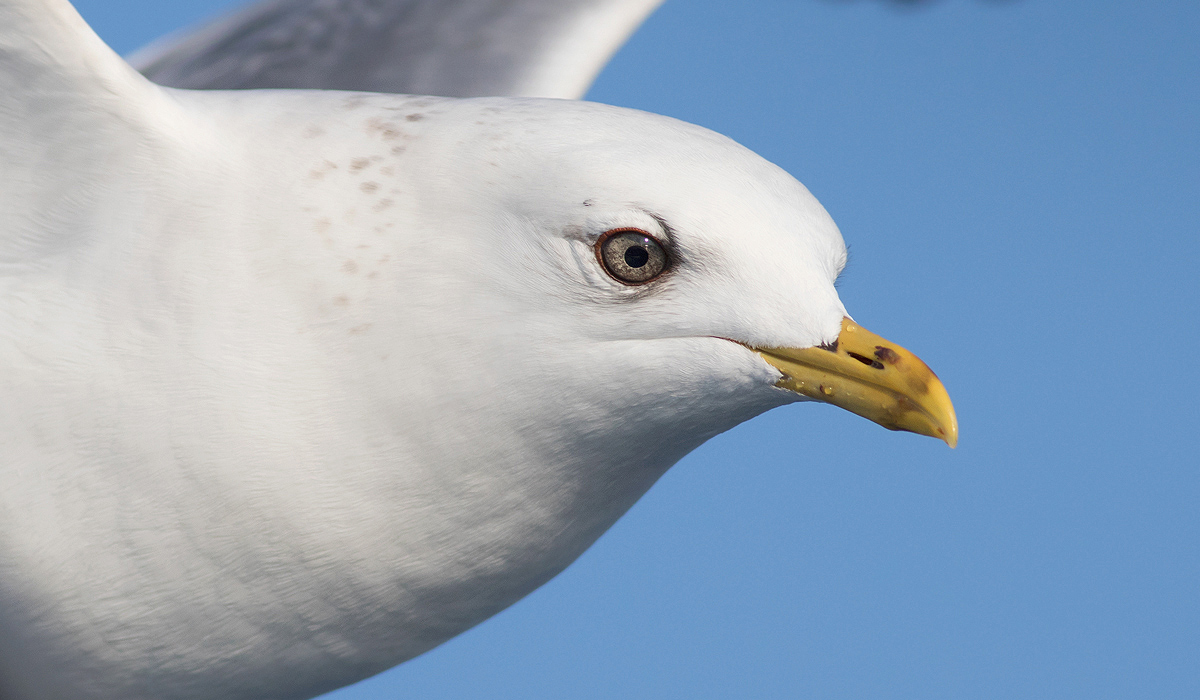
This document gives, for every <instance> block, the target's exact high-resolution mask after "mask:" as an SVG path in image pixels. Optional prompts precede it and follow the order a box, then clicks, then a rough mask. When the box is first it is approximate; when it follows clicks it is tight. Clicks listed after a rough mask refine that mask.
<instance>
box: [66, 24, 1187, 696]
mask: <svg viewBox="0 0 1200 700" xmlns="http://www.w3.org/2000/svg"><path fill="white" fill-rule="evenodd" d="M236 4H238V3H237V2H233V1H230V0H178V1H175V2H162V0H86V1H83V0H81V1H80V2H78V3H77V6H78V7H79V9H80V11H81V12H82V13H83V14H84V16H85V17H87V18H88V19H89V21H91V22H92V23H93V26H95V27H96V29H97V30H98V31H99V32H100V34H101V35H102V36H103V37H104V38H105V39H107V40H108V41H109V42H110V43H111V44H112V45H113V46H114V47H115V48H116V49H118V50H119V51H121V52H129V51H131V50H133V49H135V48H137V47H138V46H140V45H141V44H143V43H145V42H147V41H149V40H150V39H152V38H154V37H156V36H159V35H161V34H163V33H165V32H167V31H170V30H172V29H176V28H179V27H181V26H183V25H185V24H187V23H189V22H192V21H195V20H197V19H200V18H203V17H206V16H209V15H211V14H213V13H216V12H219V11H220V10H222V9H223V8H228V7H232V6H234V5H236ZM589 99H593V100H596V101H600V102H607V103H611V104H617V105H623V106H629V107H636V108H639V109H645V110H649V111H653V112H659V113H662V114H668V115H671V116H674V117H678V118H681V119H685V120H688V121H692V122H696V123H698V124H702V125H704V126H707V127H710V128H713V129H715V130H717V131H720V132H722V133H725V134H727V135H729V136H731V137H733V138H735V139H737V140H738V141H740V142H742V143H744V144H745V145H747V146H749V147H751V148H753V149H754V150H756V151H758V152H759V153H761V154H762V155H764V156H765V157H767V158H768V159H770V160H772V161H774V162H776V163H778V164H779V165H781V166H783V167H784V168H786V169H787V170H788V171H790V172H791V173H792V174H794V175H795V176H796V177H798V178H799V179H800V180H801V181H802V182H804V183H805V184H806V185H807V186H808V187H809V189H810V190H812V191H813V193H814V194H816V195H817V197H818V198H820V199H821V201H822V202H823V203H824V204H825V206H826V208H827V209H828V210H829V211H830V213H831V214H832V215H833V216H834V218H835V219H836V220H837V221H838V223H839V225H840V226H841V229H842V232H843V234H844V236H845V237H846V239H847V241H848V242H849V244H850V247H851V253H852V259H851V264H850V267H849V269H848V272H847V273H846V275H845V277H844V279H843V283H842V285H841V293H842V298H843V299H844V300H845V302H846V305H847V308H848V309H849V310H850V311H851V313H853V314H854V315H855V316H856V318H857V319H858V320H859V321H860V322H862V323H863V324H864V325H866V326H867V327H868V328H871V329H872V330H874V331H876V332H878V333H880V334H882V335H884V336H885V337H888V338H891V339H893V340H895V341H897V342H899V343H901V344H903V345H905V346H907V347H909V348H910V349H912V350H913V351H915V352H917V353H918V354H919V355H921V357H922V358H924V359H925V360H926V361H927V362H928V363H929V364H930V365H931V366H932V367H933V368H934V369H935V370H937V372H938V374H939V375H940V376H941V377H942V379H943V380H944V381H945V384H946V386H947V387H948V389H949V390H950V393H951V396H952V397H953V398H954V400H955V404H956V406H957V408H958V415H959V420H960V424H961V428H962V434H961V442H960V445H959V448H958V449H957V450H954V451H951V450H949V449H947V448H946V447H945V446H944V445H941V444H939V443H936V442H934V441H933V440H929V439H925V438H918V437H916V436H912V435H906V434H897V433H890V432H887V431H885V430H882V429H880V428H879V427H878V426H875V425H872V424H870V423H867V422H866V421H863V420H861V419H858V418H856V417H854V416H852V415H850V414H848V413H845V412H841V411H837V410H836V409H832V408H830V407H826V406H815V405H796V406H790V407H786V408H783V409H778V410H776V411H774V412H772V413H769V414H767V415H764V416H761V417H759V418H757V419H755V420H753V421H751V422H749V423H746V424H744V425H742V426H740V427H739V428H737V429H735V430H733V431H730V432H729V433H727V434H724V435H722V436H719V437H718V438H716V439H714V440H712V441H710V442H709V443H708V444H706V445H705V446H703V447H702V448H700V449H699V450H697V451H696V452H695V453H693V454H692V455H690V456H688V457H687V458H685V459H684V460H683V461H681V462H680V463H679V464H678V465H677V466H676V467H674V468H673V469H672V470H671V471H670V472H669V473H668V474H667V476H666V477H665V478H663V479H662V481H661V482H660V483H659V484H658V485H657V486H655V488H654V489H653V490H652V491H651V492H650V493H649V494H648V495H647V496H646V497H645V498H644V499H643V500H642V501H641V502H640V503H639V504H638V505H637V506H635V507H634V509H633V510H632V511H631V512H630V513H629V514H628V515H627V516H626V517H625V518H624V519H623V520H621V521H620V522H619V523H618V524H617V525H616V526H615V527H614V528H613V529H612V530H611V531H610V532H609V533H608V534H607V535H605V536H604V537H603V538H602V539H601V540H600V541H599V542H598V543H597V544H596V545H595V546H594V547H593V548H592V549H591V550H590V551H589V552H588V553H587V554H585V555H584V556H583V557H582V558H581V559H580V560H579V561H578V562H577V563H575V564H574V565H573V566H572V567H570V568H569V569H568V570H567V571H566V572H564V573H563V574H562V575H560V576H559V577H558V578H556V579H555V580H554V581H552V582H551V583H549V584H548V585H546V586H545V587H543V588H542V589H540V590H538V591H537V592H535V593H534V594H533V595H531V596H529V597H528V598H527V599H525V600H524V601H522V602H520V603H518V604H517V605H515V606H514V607H512V608H511V609H509V610H507V611H506V612H504V613H502V614H500V615H498V616H497V617H495V618H493V619H492V620H490V621H489V622H487V623H485V624H483V625H481V626H479V627H478V628H476V629H474V630H472V631H470V632H468V633H466V634H464V635H462V636H460V637H458V638H456V639H454V640H452V641H450V642H448V643H447V644H445V645H443V646H442V647H440V648H438V649H436V650H434V651H433V652H431V653H429V654H426V655H425V656H423V657H420V658H418V659H416V660H414V661H412V662H409V663H408V664H405V665H403V666H401V667H399V668H397V669H394V670H392V671H390V672H388V673H385V674H383V675H381V676H378V677H376V678H374V679H371V680H369V681H367V682H364V683H361V684H359V685H358V686H355V687H352V688H349V689H346V690H343V691H339V692H337V693H334V694H331V695H329V696H327V697H328V698H329V700H366V699H376V698H409V697H412V698H422V699H424V700H436V699H438V698H447V699H449V698H454V699H461V698H489V699H492V700H496V699H503V698H521V699H522V700H530V699H536V698H546V699H550V698H554V699H560V698H579V699H587V698H616V697H620V698H654V699H656V700H659V699H670V698H688V699H697V698H731V697H736V698H780V697H804V698H821V699H826V698H830V699H832V698H847V699H850V698H853V699H855V700H860V699H862V698H920V699H921V700H934V699H939V698H972V699H976V700H982V699H986V698H997V699H999V698H1003V699H1005V700H1009V699H1011V698H1043V697H1044V698H1088V699H1089V700H1097V699H1102V698H1156V699H1160V700H1163V699H1169V698H1181V699H1182V698H1187V699H1188V700H1192V699H1194V698H1197V697H1200V663H1198V659H1200V458H1198V456H1197V455H1198V449H1197V448H1198V447H1200V438H1198V437H1197V432H1198V426H1197V418H1198V417H1200V369H1198V367H1200V360H1198V359H1197V357H1196V355H1197V352H1198V350H1200V303H1198V300H1200V282H1198V281H1197V277H1196V268H1197V266H1198V265H1200V3H1196V2H1195V1H1194V0H1154V1H1153V2H1146V1H1145V0H1053V1H1051V0H1008V1H1005V2H980V1H977V0H942V1H941V2H930V3H924V4H921V5H919V7H916V8H897V7H894V6H891V5H887V4H885V3H882V2H877V1H875V0H858V1H854V0H842V1H836V0H744V1H743V2H737V3H732V2H722V1H718V0H668V2H667V3H666V5H664V7H663V8H662V9H661V10H660V11H659V12H658V13H657V14H655V15H654V16H653V17H652V18H651V19H650V20H649V21H648V22H647V23H646V25H645V26H644V27H643V29H642V30H641V31H640V32H639V33H638V34H637V35H636V36H635V37H634V38H633V40H632V41H631V42H630V43H629V45H628V46H627V47H626V48H625V49H624V50H622V52H621V53H620V54H619V55H618V56H617V57H616V59H615V60H614V61H613V63H612V64H611V65H610V66H609V68H608V69H607V70H606V71H605V72H604V74H603V75H602V76H601V77H600V80H599V81H598V82H597V84H596V86H595V88H594V89H593V90H592V92H591V93H590V95H589Z"/></svg>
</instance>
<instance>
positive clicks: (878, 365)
mask: <svg viewBox="0 0 1200 700" xmlns="http://www.w3.org/2000/svg"><path fill="white" fill-rule="evenodd" d="M846 354H847V355H849V356H850V357H853V358H854V359H856V360H858V361H859V362H861V363H863V364H864V365H866V366H868V367H874V368H875V369H883V363H882V362H880V361H878V360H872V359H871V358H869V357H867V356H866V355H859V354H858V353H856V352H850V351H849V350H847V351H846Z"/></svg>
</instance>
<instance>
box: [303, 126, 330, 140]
mask: <svg viewBox="0 0 1200 700" xmlns="http://www.w3.org/2000/svg"><path fill="white" fill-rule="evenodd" d="M324 135H325V130H324V129H322V128H321V127H319V126H317V125H316V124H310V125H309V126H307V127H305V129H304V138H306V139H315V138H317V137H318V136H324Z"/></svg>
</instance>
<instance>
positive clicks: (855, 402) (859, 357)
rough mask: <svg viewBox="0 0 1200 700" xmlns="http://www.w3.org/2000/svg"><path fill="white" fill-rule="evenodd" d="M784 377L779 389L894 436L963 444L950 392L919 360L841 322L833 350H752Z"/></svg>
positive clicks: (867, 332)
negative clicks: (865, 421)
mask: <svg viewBox="0 0 1200 700" xmlns="http://www.w3.org/2000/svg"><path fill="white" fill-rule="evenodd" d="M753 349H754V350H755V351H756V352H758V353H759V354H760V355H762V356H763V358H764V359H766V361H767V362H769V363H770V364H771V366H772V367H775V368H776V369H778V370H779V371H780V372H783V379H781V380H779V383H778V384H776V386H778V387H781V388H784V389H790V390H792V391H794V392H796V393H798V394H803V395H804V396H807V397H809V398H812V399H816V400H818V401H824V402H826V403H831V404H833V405H834V406H840V407H841V408H844V409H846V410H847V411H850V412H851V413H857V414H858V415H860V416H862V417H863V418H866V419H868V420H871V421H874V422H876V423H878V424H880V425H882V426H883V427H885V428H887V429H889V430H907V431H909V432H913V433H919V434H921V435H928V436H930V437H935V438H938V439H939V440H945V441H946V444H947V445H949V446H950V447H954V446H955V445H957V444H958V419H957V418H955V416H954V405H953V404H952V403H950V395H949V394H947V393H946V387H944V386H942V382H941V381H940V380H939V379H938V378H937V375H936V374H934V373H933V370H931V369H929V367H928V366H926V364H925V363H924V362H921V360H920V358H918V357H917V356H916V355H914V354H912V353H911V352H909V351H907V350H905V349H904V348H902V347H900V346H899V345H896V344H895V343H890V342H888V341H886V340H884V339H883V338H881V337H879V336H877V335H875V334H874V333H872V332H870V331H868V330H867V329H865V328H863V327H862V326H859V325H858V324H856V323H855V322H854V321H851V320H850V319H848V318H847V319H843V320H842V332H841V334H839V335H838V339H837V341H836V342H835V343H834V344H833V345H823V346H820V347H815V348H804V349H802V350H793V349H791V348H753Z"/></svg>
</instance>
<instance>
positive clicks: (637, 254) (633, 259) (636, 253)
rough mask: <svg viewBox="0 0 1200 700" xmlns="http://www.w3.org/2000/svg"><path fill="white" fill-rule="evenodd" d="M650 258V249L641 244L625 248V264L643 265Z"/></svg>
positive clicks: (632, 265) (631, 265)
mask: <svg viewBox="0 0 1200 700" xmlns="http://www.w3.org/2000/svg"><path fill="white" fill-rule="evenodd" d="M649 260H650V251H648V250H646V249H645V248H643V247H642V246H640V245H634V246H629V247H628V248H626V249H625V264H626V265H628V266H630V267H635V268H636V267H642V266H644V265H645V264H646V263H647V262H649Z"/></svg>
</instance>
